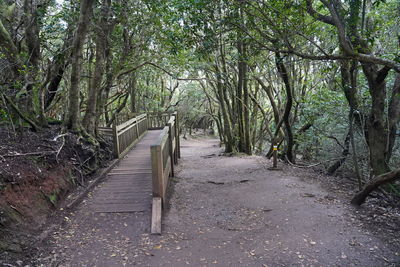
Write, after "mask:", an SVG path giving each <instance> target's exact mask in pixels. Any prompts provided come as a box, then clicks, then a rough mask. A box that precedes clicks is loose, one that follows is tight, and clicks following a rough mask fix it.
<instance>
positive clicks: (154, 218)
mask: <svg viewBox="0 0 400 267" xmlns="http://www.w3.org/2000/svg"><path fill="white" fill-rule="evenodd" d="M161 213H162V206H161V198H160V197H153V206H152V212H151V233H152V234H153V235H161Z"/></svg>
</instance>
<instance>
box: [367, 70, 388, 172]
mask: <svg viewBox="0 0 400 267" xmlns="http://www.w3.org/2000/svg"><path fill="white" fill-rule="evenodd" d="M362 66H363V70H364V74H365V76H366V77H367V80H368V87H369V91H370V94H371V99H372V103H371V110H370V114H369V118H368V122H367V130H368V132H367V143H368V146H369V152H370V155H369V156H370V165H371V168H372V174H373V175H375V176H378V175H381V174H383V173H387V172H389V171H390V169H389V165H388V162H387V161H386V160H387V158H386V155H385V151H386V148H387V141H388V138H387V137H388V131H387V127H386V126H387V125H386V119H385V100H386V83H385V79H384V77H382V76H379V75H378V70H377V66H376V65H374V64H370V63H363V64H362ZM382 78H383V79H382Z"/></svg>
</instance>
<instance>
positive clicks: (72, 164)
mask: <svg viewBox="0 0 400 267" xmlns="http://www.w3.org/2000/svg"><path fill="white" fill-rule="evenodd" d="M0 140H2V141H1V144H0V161H1V164H0V253H6V254H8V255H11V256H12V255H13V254H14V255H18V253H20V252H22V251H23V250H25V252H26V249H27V248H29V247H31V246H32V242H35V236H37V235H38V234H39V233H40V231H41V228H42V227H43V226H44V225H45V223H46V221H47V219H48V217H49V215H50V214H51V213H52V212H53V211H54V210H55V209H56V208H57V207H58V206H59V205H60V203H62V201H63V200H64V199H65V196H66V195H67V194H68V192H70V191H71V190H72V189H74V188H76V187H77V186H79V185H83V186H84V185H85V183H86V182H87V180H88V179H89V177H90V175H91V174H94V173H95V171H96V170H97V169H98V168H99V167H102V166H104V165H105V164H106V163H107V162H108V161H109V160H110V159H111V155H112V153H111V150H110V144H108V143H107V142H105V141H104V142H101V143H100V146H98V147H97V146H93V145H92V144H90V143H88V142H87V141H85V140H84V139H82V138H79V137H77V136H75V135H72V134H61V128H60V127H59V126H53V127H52V128H49V129H47V130H45V131H42V132H38V133H34V132H24V133H23V134H22V135H20V134H16V135H14V134H12V133H10V132H9V131H8V130H7V129H4V128H0Z"/></svg>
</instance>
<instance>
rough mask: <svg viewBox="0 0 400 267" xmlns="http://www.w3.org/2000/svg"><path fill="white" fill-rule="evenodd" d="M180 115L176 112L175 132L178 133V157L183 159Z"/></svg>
mask: <svg viewBox="0 0 400 267" xmlns="http://www.w3.org/2000/svg"><path fill="white" fill-rule="evenodd" d="M179 127H180V125H179V115H178V112H177V111H175V131H176V136H175V138H176V151H177V157H178V158H181V140H180V139H179V131H180V129H179Z"/></svg>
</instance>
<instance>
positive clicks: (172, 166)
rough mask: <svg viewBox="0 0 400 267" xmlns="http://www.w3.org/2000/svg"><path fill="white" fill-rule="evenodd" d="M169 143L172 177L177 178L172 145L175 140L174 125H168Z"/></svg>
mask: <svg viewBox="0 0 400 267" xmlns="http://www.w3.org/2000/svg"><path fill="white" fill-rule="evenodd" d="M167 125H168V128H169V131H168V143H169V157H170V158H171V177H174V176H175V172H174V164H175V157H174V146H173V143H172V140H173V134H174V133H173V132H172V125H171V123H168V124H167Z"/></svg>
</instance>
